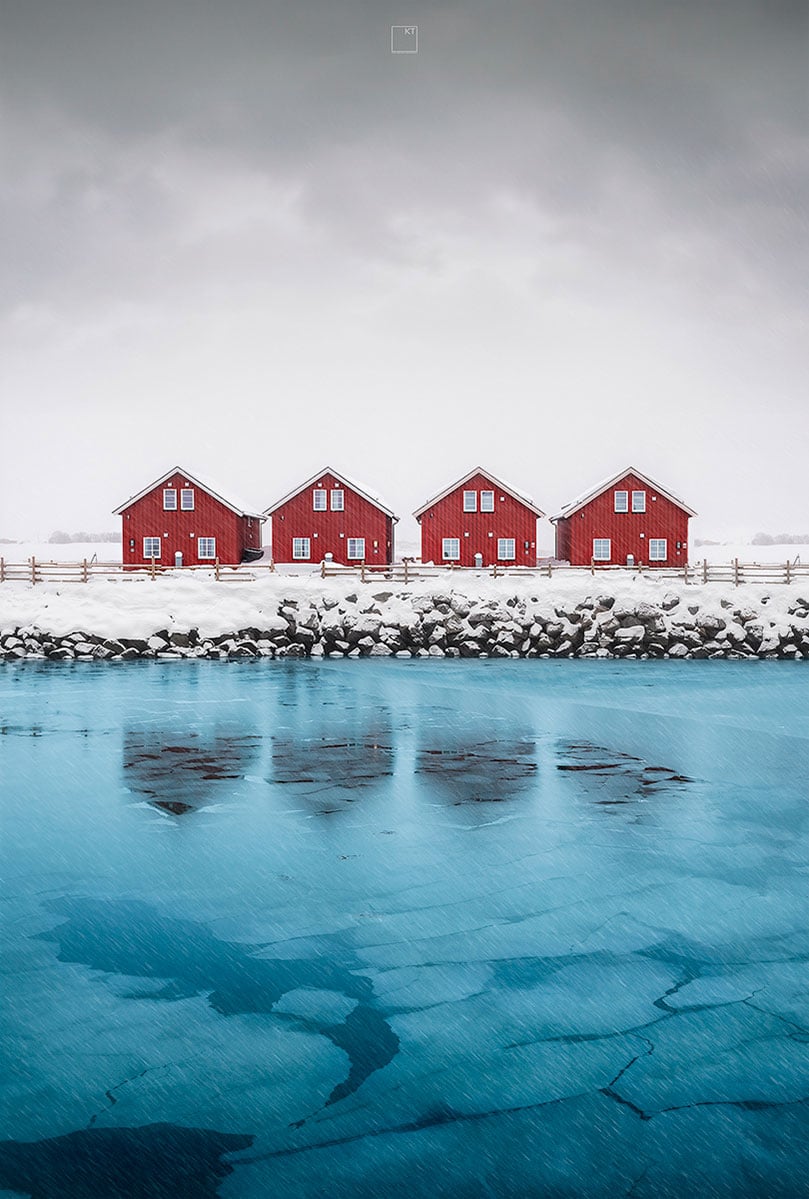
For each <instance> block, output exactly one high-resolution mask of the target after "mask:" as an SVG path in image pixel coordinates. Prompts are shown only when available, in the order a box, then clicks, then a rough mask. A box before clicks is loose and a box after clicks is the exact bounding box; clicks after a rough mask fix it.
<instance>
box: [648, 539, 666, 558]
mask: <svg viewBox="0 0 809 1199" xmlns="http://www.w3.org/2000/svg"><path fill="white" fill-rule="evenodd" d="M660 546H662V547H663V548H662V550H660ZM668 556H669V543H668V538H667V537H650V538H649V561H650V562H665V561H667V559H668Z"/></svg>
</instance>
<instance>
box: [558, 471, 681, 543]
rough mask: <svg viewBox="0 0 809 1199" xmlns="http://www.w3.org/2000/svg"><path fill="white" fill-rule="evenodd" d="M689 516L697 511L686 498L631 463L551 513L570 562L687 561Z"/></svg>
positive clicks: (559, 540) (559, 541)
mask: <svg viewBox="0 0 809 1199" xmlns="http://www.w3.org/2000/svg"><path fill="white" fill-rule="evenodd" d="M689 516H696V513H695V512H694V511H693V509H691V508H689V507H687V505H686V504H684V503H683V501H682V500H680V499H678V498H677V496H675V495H672V493H671V492H670V491H665V490H664V489H663V488H662V487H660V486H658V484H657V483H655V482H654V481H653V480H652V479H650V478H648V477H647V476H646V475H642V474H641V473H640V471H638V470H635V469H634V468H633V467H629V468H628V469H627V470H624V471H621V473H620V474H618V475H614V476H613V478H611V479H607V480H606V481H605V482H603V483H599V484H598V486H597V487H594V488H593V489H592V490H591V491H588V492H586V493H585V494H584V495H581V496H579V497H578V499H576V500H573V501H572V502H571V503H569V504H566V505H565V507H564V508H563V509H562V510H561V512H559V513H558V515H556V516H552V517H551V521H552V522H553V524H555V526H556V557H557V558H560V559H561V560H563V561H566V562H569V563H570V564H571V566H589V565H590V563H591V562H593V561H594V562H596V563H599V562H601V563H603V564H604V565H605V566H607V565H610V564H612V565H613V566H625V565H627V563H629V564H630V565H632V564H634V563H639V562H644V563H651V564H652V565H657V566H682V564H683V563H684V562H687V561H688V518H689Z"/></svg>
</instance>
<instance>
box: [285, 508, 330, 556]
mask: <svg viewBox="0 0 809 1199" xmlns="http://www.w3.org/2000/svg"><path fill="white" fill-rule="evenodd" d="M323 494H324V495H325V494H326V493H325V492H324V493H323ZM309 546H310V542H309V538H308V537H293V538H292V557H293V558H309V557H311V551H310V548H309Z"/></svg>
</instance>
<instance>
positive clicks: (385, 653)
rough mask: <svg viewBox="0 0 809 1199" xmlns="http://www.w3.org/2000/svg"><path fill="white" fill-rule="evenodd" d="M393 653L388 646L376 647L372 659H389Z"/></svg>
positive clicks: (371, 654)
mask: <svg viewBox="0 0 809 1199" xmlns="http://www.w3.org/2000/svg"><path fill="white" fill-rule="evenodd" d="M392 653H393V651H392V650H390V649H389V648H388V647H387V645H375V646H374V647H373V649H372V650H371V653H370V657H372V658H389V657H390V656H391V654H392Z"/></svg>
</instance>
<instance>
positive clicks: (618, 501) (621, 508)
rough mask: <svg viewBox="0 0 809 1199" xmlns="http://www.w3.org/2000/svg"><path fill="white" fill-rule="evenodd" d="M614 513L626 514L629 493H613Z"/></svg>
mask: <svg viewBox="0 0 809 1199" xmlns="http://www.w3.org/2000/svg"><path fill="white" fill-rule="evenodd" d="M615 511H616V512H628V511H629V492H628V491H616V493H615Z"/></svg>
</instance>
